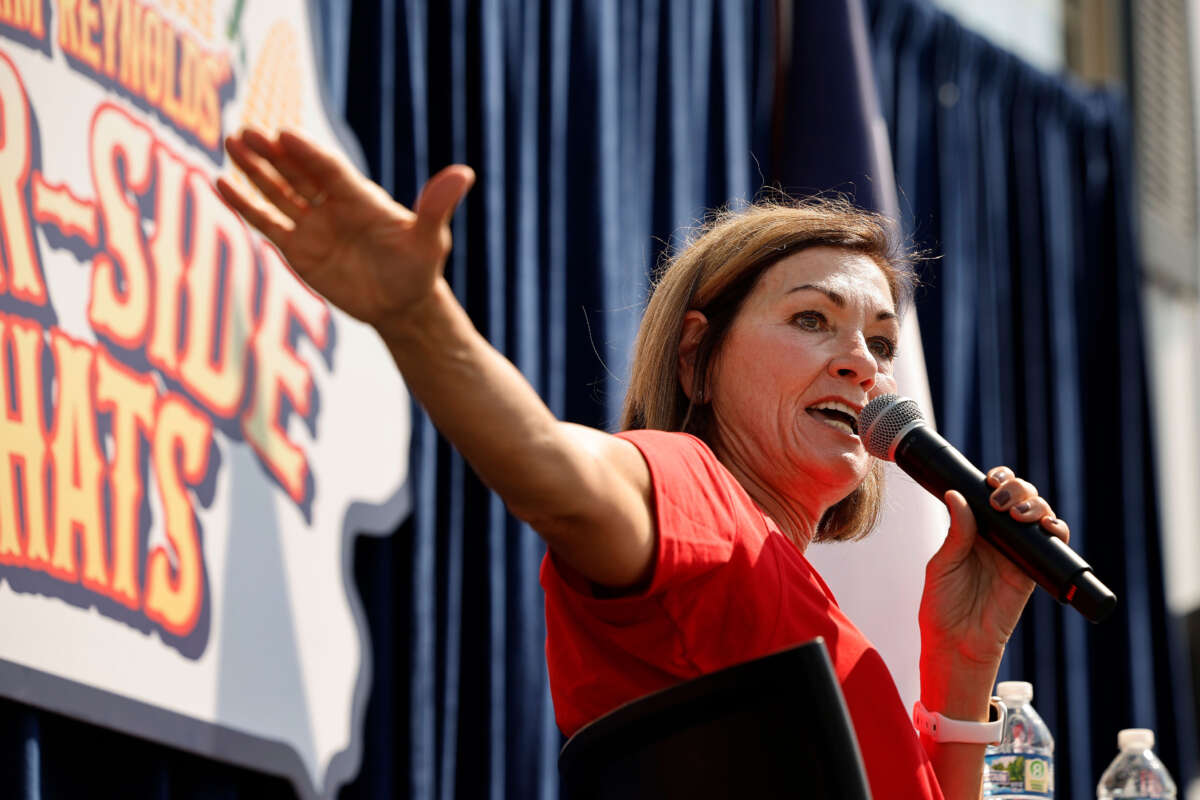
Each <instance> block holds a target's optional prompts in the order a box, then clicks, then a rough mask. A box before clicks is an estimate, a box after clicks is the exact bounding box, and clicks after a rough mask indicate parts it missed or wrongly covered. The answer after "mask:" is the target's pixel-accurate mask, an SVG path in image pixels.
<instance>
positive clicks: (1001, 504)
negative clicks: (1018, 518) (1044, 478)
mask: <svg viewBox="0 0 1200 800" xmlns="http://www.w3.org/2000/svg"><path fill="white" fill-rule="evenodd" d="M1037 496H1038V490H1037V487H1036V486H1034V485H1033V484H1032V483H1030V482H1029V481H1027V480H1022V479H1021V478H1009V479H1008V480H1006V481H1004V482H1002V483H1001V484H1000V485H999V486H997V487H996V490H995V491H994V492H992V496H991V498H989V499H990V500H991V503H992V507H993V508H995V509H996V510H997V511H1007V510H1008V509H1009V508H1011V507H1012V506H1013V505H1014V504H1017V503H1021V502H1023V501H1025V500H1032V499H1033V498H1035V497H1037Z"/></svg>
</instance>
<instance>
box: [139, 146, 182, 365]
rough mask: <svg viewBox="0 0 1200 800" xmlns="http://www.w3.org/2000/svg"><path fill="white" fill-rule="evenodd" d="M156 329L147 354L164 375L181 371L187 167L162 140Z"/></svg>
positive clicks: (154, 242)
mask: <svg viewBox="0 0 1200 800" xmlns="http://www.w3.org/2000/svg"><path fill="white" fill-rule="evenodd" d="M154 162H155V164H156V165H157V166H156V167H155V192H154V193H155V210H154V237H153V238H152V239H151V240H150V257H151V259H152V260H153V262H154V329H153V330H152V331H151V333H150V343H149V345H148V346H147V348H146V357H147V358H148V359H149V360H150V363H151V364H153V365H154V366H156V367H158V368H159V369H161V370H162V371H163V372H164V373H165V374H167V375H169V376H171V377H176V376H177V375H178V373H179V321H180V318H179V300H180V291H181V289H182V286H183V271H184V258H185V254H184V252H183V230H184V218H183V212H184V208H185V207H186V203H185V200H186V197H185V195H184V192H185V188H184V180H185V178H186V177H187V166H186V165H185V164H184V163H183V161H181V160H180V159H179V158H178V157H177V156H176V155H175V154H174V153H172V152H171V151H170V150H168V149H167V148H166V147H165V146H163V145H162V144H161V143H159V144H157V145H155V147H154Z"/></svg>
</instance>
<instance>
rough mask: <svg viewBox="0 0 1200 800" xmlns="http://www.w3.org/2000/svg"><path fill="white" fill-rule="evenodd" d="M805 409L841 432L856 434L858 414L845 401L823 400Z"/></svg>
mask: <svg viewBox="0 0 1200 800" xmlns="http://www.w3.org/2000/svg"><path fill="white" fill-rule="evenodd" d="M806 410H807V411H808V413H809V414H811V415H812V416H813V417H815V418H816V419H819V420H820V421H821V422H824V423H825V424H826V425H828V426H830V427H832V428H837V429H838V430H839V431H841V432H842V433H847V434H850V435H851V436H857V435H858V414H856V413H855V411H854V409H853V408H851V407H850V406H848V405H846V404H845V403H839V402H837V401H832V400H831V401H825V402H822V403H816V404H814V405H811V406H809V407H808V408H807V409H806Z"/></svg>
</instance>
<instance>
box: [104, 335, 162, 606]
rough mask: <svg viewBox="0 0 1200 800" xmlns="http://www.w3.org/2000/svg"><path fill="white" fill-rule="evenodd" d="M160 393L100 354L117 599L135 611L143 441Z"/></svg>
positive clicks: (113, 591)
mask: <svg viewBox="0 0 1200 800" xmlns="http://www.w3.org/2000/svg"><path fill="white" fill-rule="evenodd" d="M157 401H158V390H157V389H156V388H155V386H154V380H153V379H152V378H151V377H150V376H149V375H140V374H138V373H136V372H133V371H131V370H129V369H127V368H126V367H124V366H122V365H121V364H120V363H118V362H116V361H114V360H112V358H110V357H109V356H108V355H107V354H106V353H104V351H102V350H101V351H99V352H97V354H96V410H97V411H98V412H100V413H108V414H111V415H112V434H113V457H112V459H111V466H110V468H109V486H110V487H111V495H110V496H111V500H112V502H111V512H110V527H109V530H110V536H109V538H110V540H111V542H112V587H111V594H112V597H113V598H115V599H116V600H119V601H120V602H122V603H124V604H125V605H127V606H129V607H130V608H133V609H136V608H138V605H139V602H140V598H139V593H138V585H139V584H138V560H137V559H138V552H137V546H138V529H139V524H140V522H141V513H140V512H141V503H142V498H143V497H144V496H145V493H146V490H145V486H143V485H142V464H141V460H140V458H139V456H140V454H141V440H142V438H143V437H144V438H146V439H147V440H150V439H151V438H152V436H153V429H154V411H155V405H156V403H157Z"/></svg>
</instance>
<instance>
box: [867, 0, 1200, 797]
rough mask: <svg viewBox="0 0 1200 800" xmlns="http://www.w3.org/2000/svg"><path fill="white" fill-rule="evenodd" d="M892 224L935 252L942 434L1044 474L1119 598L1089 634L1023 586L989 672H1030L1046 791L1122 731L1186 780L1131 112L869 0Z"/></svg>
mask: <svg viewBox="0 0 1200 800" xmlns="http://www.w3.org/2000/svg"><path fill="white" fill-rule="evenodd" d="M867 5H868V7H869V14H870V20H871V22H870V27H871V34H872V40H873V48H874V51H875V65H876V74H877V78H878V86H879V92H880V98H881V101H882V105H883V108H884V114H885V116H886V117H887V118H888V121H889V129H890V138H891V142H892V154H893V158H894V162H895V170H896V181H897V184H898V186H899V189H900V192H901V209H902V213H903V217H904V220H905V223H906V228H907V229H908V230H909V231H910V232H911V233H912V235H913V237H914V240H915V242H916V243H917V244H918V245H919V246H921V247H923V248H925V249H926V250H928V251H929V252H930V253H934V254H937V255H940V256H941V258H940V259H939V260H938V261H935V262H932V263H931V264H929V265H928V268H927V269H926V270H925V278H926V284H927V285H926V287H925V288H924V289H923V290H922V291H921V292H920V293H919V296H918V303H917V308H918V311H919V314H920V320H921V326H922V333H923V337H924V345H925V356H926V359H927V361H928V365H929V373H930V374H929V378H930V384H931V388H932V390H933V398H934V405H935V408H936V413H937V415H938V425H939V427H940V429H941V431H942V433H943V434H944V435H945V436H946V437H947V438H948V439H949V440H950V441H952V442H955V443H956V444H958V445H959V446H960V447H961V448H962V449H963V451H964V452H966V453H967V454H968V455H969V456H971V457H972V458H973V460H975V461H976V462H977V463H980V464H1000V463H1005V464H1011V465H1013V466H1015V467H1016V469H1017V471H1018V472H1020V473H1022V474H1024V475H1025V476H1027V477H1028V478H1029V479H1030V480H1032V481H1033V482H1034V483H1036V484H1037V485H1039V486H1042V487H1047V488H1048V489H1049V491H1050V496H1051V499H1052V501H1053V502H1054V505H1055V508H1056V510H1057V511H1058V512H1059V513H1060V514H1061V515H1062V517H1063V518H1064V519H1067V520H1069V521H1070V522H1071V529H1072V542H1071V543H1072V546H1073V547H1074V548H1075V549H1077V550H1079V551H1080V552H1081V553H1082V554H1083V556H1084V558H1086V559H1087V560H1088V561H1089V562H1090V563H1091V564H1092V566H1093V567H1094V568H1095V570H1096V572H1097V574H1099V575H1100V576H1102V578H1103V579H1104V580H1105V581H1106V582H1107V583H1108V584H1109V585H1110V586H1111V587H1112V588H1113V590H1114V591H1115V592H1116V593H1117V595H1118V596H1119V597H1120V600H1121V604H1120V606H1119V607H1118V610H1117V612H1116V614H1115V615H1114V617H1113V618H1112V619H1111V620H1110V621H1109V622H1107V623H1104V624H1101V625H1098V626H1092V625H1089V624H1088V623H1086V622H1084V621H1083V620H1082V618H1081V617H1080V616H1079V615H1078V614H1076V613H1075V612H1074V611H1069V610H1063V609H1061V608H1059V607H1058V606H1057V605H1056V604H1055V603H1054V602H1053V601H1052V600H1051V599H1050V598H1049V597H1047V596H1046V595H1045V594H1044V593H1042V592H1038V593H1037V594H1035V596H1034V599H1033V602H1032V604H1031V606H1030V608H1029V609H1028V610H1027V611H1026V613H1025V616H1024V618H1023V619H1022V622H1021V623H1020V625H1019V627H1018V629H1017V633H1016V635H1015V636H1014V637H1013V639H1012V641H1011V644H1010V645H1009V649H1008V653H1007V656H1006V659H1005V663H1004V665H1003V667H1002V670H1001V676H1000V677H1001V679H1002V680H1003V679H1006V678H1011V679H1019V680H1028V681H1031V682H1032V683H1033V684H1034V691H1035V696H1034V705H1035V707H1036V708H1037V709H1038V711H1039V712H1040V713H1041V714H1042V716H1043V717H1044V718H1045V719H1046V722H1047V724H1048V725H1049V727H1050V730H1051V731H1052V732H1053V734H1054V736H1055V740H1056V756H1057V765H1058V774H1059V778H1060V779H1059V782H1058V786H1057V790H1058V791H1057V794H1056V796H1057V797H1060V798H1073V800H1084V799H1085V798H1092V797H1095V785H1096V782H1097V779H1098V778H1099V776H1100V773H1101V772H1102V771H1103V770H1104V768H1105V767H1106V766H1107V765H1108V762H1109V761H1111V760H1112V758H1113V756H1114V755H1115V754H1116V734H1117V731H1118V730H1119V729H1121V728H1127V727H1148V728H1154V729H1155V731H1156V733H1157V738H1158V742H1159V744H1158V748H1157V749H1158V752H1159V754H1160V755H1161V756H1162V758H1163V760H1164V761H1165V762H1166V764H1167V766H1168V767H1169V768H1170V770H1171V771H1172V773H1173V774H1174V775H1175V777H1176V778H1177V782H1179V783H1180V785H1181V786H1182V785H1184V783H1185V782H1186V781H1187V779H1188V778H1190V776H1191V775H1192V774H1193V773H1194V772H1195V769H1194V760H1195V756H1196V743H1195V735H1194V725H1193V720H1192V719H1191V715H1190V714H1189V712H1188V711H1187V709H1188V708H1189V707H1190V702H1191V685H1190V679H1189V678H1188V672H1187V670H1186V668H1185V665H1184V662H1183V661H1182V658H1183V657H1184V651H1183V648H1182V647H1181V645H1182V641H1181V639H1180V637H1181V636H1182V634H1183V631H1182V627H1181V626H1180V621H1179V620H1175V619H1172V618H1171V617H1170V616H1169V615H1168V613H1167V611H1166V607H1165V602H1164V596H1163V591H1162V551H1161V544H1160V536H1159V529H1158V513H1157V506H1156V498H1155V483H1154V459H1153V448H1152V441H1151V437H1150V424H1149V423H1150V419H1149V414H1150V409H1149V406H1148V404H1147V402H1146V391H1147V385H1146V379H1145V374H1144V373H1145V363H1144V354H1143V339H1142V320H1141V312H1140V306H1139V279H1138V271H1139V265H1138V259H1137V249H1136V242H1135V232H1134V230H1133V228H1132V221H1133V213H1134V212H1133V207H1132V204H1133V196H1132V188H1131V175H1130V170H1131V164H1130V130H1129V110H1128V106H1127V102H1126V100H1125V98H1124V97H1123V96H1122V95H1121V94H1120V93H1118V92H1114V91H1110V90H1084V89H1082V88H1080V87H1077V86H1073V85H1071V84H1070V83H1069V82H1064V81H1063V80H1062V79H1060V78H1058V77H1053V76H1050V75H1047V74H1045V73H1043V72H1040V71H1038V70H1036V69H1034V68H1032V67H1031V66H1029V65H1027V64H1025V63H1023V62H1022V61H1020V60H1019V59H1017V58H1015V57H1013V56H1012V55H1010V54H1008V53H1006V52H1004V51H1002V50H1000V49H999V48H997V47H995V46H993V45H991V44H990V43H988V42H987V41H985V40H984V39H983V38H981V37H979V36H977V35H975V34H973V33H972V32H970V31H968V30H965V29H964V28H962V27H961V26H960V25H958V24H957V23H956V22H955V21H954V20H952V19H951V18H949V17H948V16H947V15H945V14H943V13H941V12H939V11H936V10H934V9H933V8H932V7H931V6H930V5H929V4H928V3H927V2H920V1H919V0H904V1H903V2H898V1H897V0H869V2H868V4H867Z"/></svg>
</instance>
